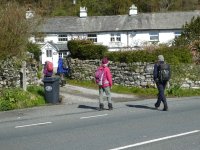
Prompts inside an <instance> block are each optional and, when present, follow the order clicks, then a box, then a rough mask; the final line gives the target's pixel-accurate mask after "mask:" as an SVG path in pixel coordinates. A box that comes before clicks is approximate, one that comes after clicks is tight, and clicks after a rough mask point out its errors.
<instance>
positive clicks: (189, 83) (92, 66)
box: [71, 59, 200, 88]
mask: <svg viewBox="0 0 200 150" xmlns="http://www.w3.org/2000/svg"><path fill="white" fill-rule="evenodd" d="M100 63H101V61H100V60H78V59H72V60H71V78H72V79H76V80H91V81H94V72H95V70H96V69H97V67H98V66H99V65H100ZM109 67H110V70H111V73H112V75H113V82H114V84H115V85H123V86H135V87H143V88H145V87H156V86H155V83H154V81H153V67H154V63H142V62H137V63H131V64H126V63H118V62H115V63H114V62H110V64H109ZM186 67H187V68H188V66H186ZM186 70H187V69H186ZM188 72H189V73H190V70H188ZM186 74H187V73H186ZM196 75H197V76H198V75H199V74H196ZM193 76H194V75H193ZM174 78H175V79H174V82H176V78H179V77H174ZM193 79H197V78H195V77H193ZM177 82H178V83H177V84H179V85H180V86H181V87H182V88H200V81H194V80H191V79H188V78H184V79H183V80H182V81H181V83H180V80H179V79H177ZM170 84H171V86H172V84H173V82H172V80H170V82H169V86H170Z"/></svg>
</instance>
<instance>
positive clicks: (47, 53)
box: [46, 49, 52, 57]
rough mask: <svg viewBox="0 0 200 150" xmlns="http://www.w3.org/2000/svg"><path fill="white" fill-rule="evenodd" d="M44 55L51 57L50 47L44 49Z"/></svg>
mask: <svg viewBox="0 0 200 150" xmlns="http://www.w3.org/2000/svg"><path fill="white" fill-rule="evenodd" d="M46 56H47V57H52V50H51V49H47V50H46Z"/></svg>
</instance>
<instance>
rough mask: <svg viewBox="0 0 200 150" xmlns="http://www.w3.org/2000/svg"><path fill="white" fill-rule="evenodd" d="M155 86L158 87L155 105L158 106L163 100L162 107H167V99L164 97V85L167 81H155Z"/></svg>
mask: <svg viewBox="0 0 200 150" xmlns="http://www.w3.org/2000/svg"><path fill="white" fill-rule="evenodd" d="M156 85H157V88H158V99H157V102H156V104H155V105H156V107H159V106H160V103H161V101H162V102H163V105H164V108H167V100H166V97H165V87H166V85H167V82H163V83H157V84H156Z"/></svg>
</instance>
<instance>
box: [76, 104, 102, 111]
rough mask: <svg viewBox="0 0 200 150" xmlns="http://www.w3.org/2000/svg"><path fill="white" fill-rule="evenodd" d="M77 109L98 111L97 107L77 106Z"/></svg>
mask: <svg viewBox="0 0 200 150" xmlns="http://www.w3.org/2000/svg"><path fill="white" fill-rule="evenodd" d="M78 108H83V109H93V110H99V107H93V106H86V105H79V106H78Z"/></svg>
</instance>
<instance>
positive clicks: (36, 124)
mask: <svg viewBox="0 0 200 150" xmlns="http://www.w3.org/2000/svg"><path fill="white" fill-rule="evenodd" d="M50 123H52V122H43V123H35V124H27V125H22V126H16V127H15V128H24V127H31V126H39V125H45V124H50Z"/></svg>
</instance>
